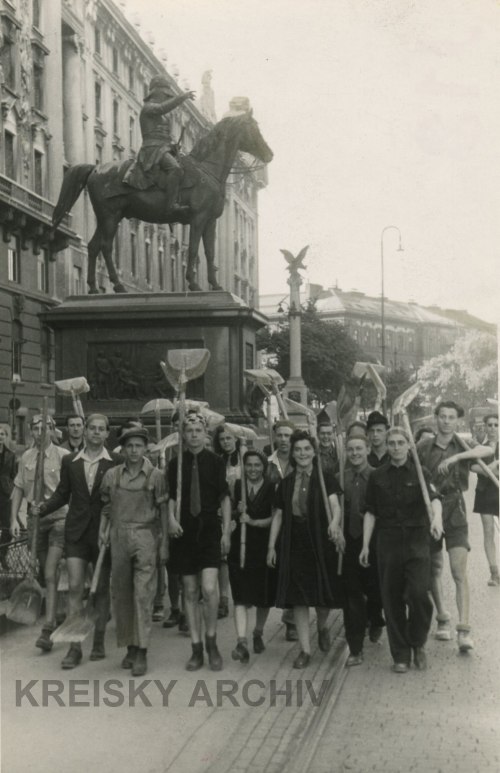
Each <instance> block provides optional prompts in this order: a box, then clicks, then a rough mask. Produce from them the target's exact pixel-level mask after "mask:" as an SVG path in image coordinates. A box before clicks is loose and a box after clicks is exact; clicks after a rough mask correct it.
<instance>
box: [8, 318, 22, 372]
mask: <svg viewBox="0 0 500 773" xmlns="http://www.w3.org/2000/svg"><path fill="white" fill-rule="evenodd" d="M23 343H24V339H23V326H22V324H21V323H20V322H19V321H18V320H17V319H15V320H14V321H13V323H12V361H11V365H12V370H11V372H12V377H13V378H14V376H19V379H22V377H23Z"/></svg>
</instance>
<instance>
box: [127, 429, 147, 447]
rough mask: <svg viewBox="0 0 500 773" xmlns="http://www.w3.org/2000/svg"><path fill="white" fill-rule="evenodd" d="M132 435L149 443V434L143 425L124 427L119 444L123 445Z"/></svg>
mask: <svg viewBox="0 0 500 773" xmlns="http://www.w3.org/2000/svg"><path fill="white" fill-rule="evenodd" d="M132 437H139V438H141V439H142V440H144V442H145V443H146V445H147V444H148V443H149V435H148V431H147V429H145V428H144V427H129V429H126V430H125V431H124V432H122V434H121V435H120V445H122V446H124V445H125V443H126V442H127V440H130V438H132Z"/></svg>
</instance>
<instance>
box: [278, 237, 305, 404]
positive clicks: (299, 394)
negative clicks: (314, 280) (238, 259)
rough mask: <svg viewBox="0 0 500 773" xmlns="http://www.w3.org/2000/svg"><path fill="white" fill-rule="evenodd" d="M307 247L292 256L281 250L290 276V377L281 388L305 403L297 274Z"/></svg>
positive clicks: (299, 401) (299, 280) (300, 311)
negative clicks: (295, 255)
mask: <svg viewBox="0 0 500 773" xmlns="http://www.w3.org/2000/svg"><path fill="white" fill-rule="evenodd" d="M308 249H309V247H303V248H302V249H301V251H300V252H299V254H298V255H297V257H295V258H294V256H293V255H292V253H291V252H288V250H281V252H282V253H283V255H284V256H285V259H286V261H287V263H288V266H287V268H288V271H289V272H290V276H289V278H288V284H289V285H290V311H289V313H288V319H289V325H290V377H289V379H288V381H287V382H286V385H285V387H284V389H283V393H284V395H285V397H289V398H290V399H291V400H295V401H296V402H298V403H302V404H303V405H307V387H306V385H305V383H304V379H303V378H302V349H301V340H300V327H301V317H302V309H301V306H300V286H301V284H302V277H301V276H300V274H299V268H305V266H304V264H303V262H302V261H303V259H304V257H305V254H306V252H307V250H308Z"/></svg>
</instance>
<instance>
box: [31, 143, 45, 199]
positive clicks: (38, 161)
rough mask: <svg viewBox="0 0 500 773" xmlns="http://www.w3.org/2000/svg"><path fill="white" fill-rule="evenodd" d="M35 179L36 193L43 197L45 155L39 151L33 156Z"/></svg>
mask: <svg viewBox="0 0 500 773" xmlns="http://www.w3.org/2000/svg"><path fill="white" fill-rule="evenodd" d="M33 177H34V179H33V183H34V188H35V193H38V195H39V196H43V153H40V151H39V150H35V152H34V154H33Z"/></svg>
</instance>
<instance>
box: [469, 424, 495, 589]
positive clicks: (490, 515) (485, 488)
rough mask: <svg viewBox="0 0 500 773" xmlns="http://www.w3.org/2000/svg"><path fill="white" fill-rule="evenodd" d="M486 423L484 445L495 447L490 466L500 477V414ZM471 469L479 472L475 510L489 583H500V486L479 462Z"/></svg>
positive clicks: (493, 584)
mask: <svg viewBox="0 0 500 773" xmlns="http://www.w3.org/2000/svg"><path fill="white" fill-rule="evenodd" d="M484 424H485V427H486V440H485V443H484V445H489V446H491V448H494V449H495V458H494V460H493V461H492V462H490V464H489V465H488V466H489V468H490V470H491V471H492V472H493V473H495V475H496V476H497V477H498V414H496V413H491V414H489V415H488V416H485V417H484ZM471 469H472V471H473V472H477V486H476V496H475V498H474V512H475V513H479V514H480V515H481V521H482V523H483V537H484V552H485V553H486V559H487V561H488V564H489V567H490V579H489V580H488V585H492V586H495V585H500V574H499V572H498V560H497V548H496V539H495V518H496V519H497V521H498V486H495V484H494V483H493V481H492V480H490V479H489V478H488V476H487V475H486V474H485V473H484V472H483V470H482V469H481V467H480V466H479V465H478V464H473V465H472V467H471Z"/></svg>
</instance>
